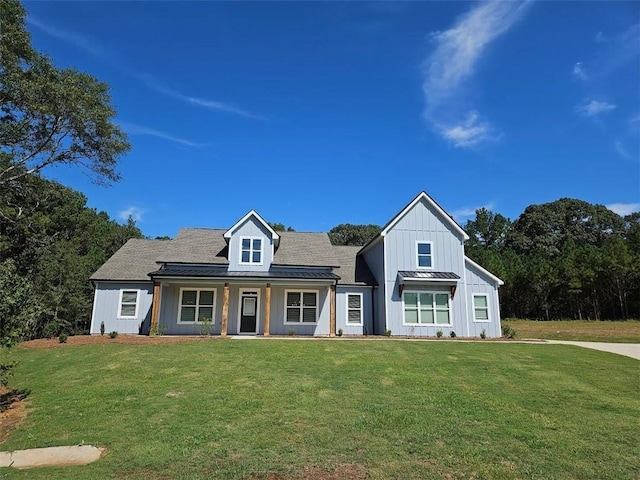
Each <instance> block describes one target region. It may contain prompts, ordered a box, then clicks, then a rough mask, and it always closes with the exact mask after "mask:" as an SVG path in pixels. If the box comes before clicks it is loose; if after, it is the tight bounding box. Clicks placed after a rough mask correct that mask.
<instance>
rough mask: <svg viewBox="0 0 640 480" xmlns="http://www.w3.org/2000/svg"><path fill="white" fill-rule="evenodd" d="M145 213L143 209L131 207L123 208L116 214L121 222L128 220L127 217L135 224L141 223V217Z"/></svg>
mask: <svg viewBox="0 0 640 480" xmlns="http://www.w3.org/2000/svg"><path fill="white" fill-rule="evenodd" d="M146 212H147V210H146V209H144V208H140V207H133V206H131V207H128V208H125V209H124V210H120V211H119V212H118V218H119V219H120V220H122V221H123V222H126V221H127V220H129V217H131V218H133V219H134V220H135V221H136V222H141V221H142V215H144V214H145V213H146Z"/></svg>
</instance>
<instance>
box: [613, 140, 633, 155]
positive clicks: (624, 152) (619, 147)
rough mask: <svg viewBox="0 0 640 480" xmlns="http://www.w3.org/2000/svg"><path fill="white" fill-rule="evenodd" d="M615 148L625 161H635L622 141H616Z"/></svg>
mask: <svg viewBox="0 0 640 480" xmlns="http://www.w3.org/2000/svg"><path fill="white" fill-rule="evenodd" d="M613 147H614V148H615V149H616V153H617V154H618V155H620V156H621V157H622V158H624V159H625V160H633V157H632V156H631V154H630V153H629V152H628V151H627V149H626V148H625V146H624V145H623V143H622V142H621V141H620V140H616V141H615V142H613Z"/></svg>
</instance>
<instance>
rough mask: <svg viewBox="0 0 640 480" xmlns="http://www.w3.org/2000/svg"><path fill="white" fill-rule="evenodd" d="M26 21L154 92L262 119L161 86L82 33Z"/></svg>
mask: <svg viewBox="0 0 640 480" xmlns="http://www.w3.org/2000/svg"><path fill="white" fill-rule="evenodd" d="M27 22H28V23H29V24H30V25H33V26H35V27H37V28H39V29H40V30H42V31H43V32H45V33H47V34H48V35H51V36H52V37H56V38H59V39H61V40H64V41H66V42H68V43H71V44H72V45H74V46H75V47H76V48H79V49H81V50H85V51H86V52H89V53H91V54H92V55H94V56H96V57H100V58H102V59H104V60H108V61H109V63H110V64H111V65H112V66H114V67H116V68H118V69H119V70H121V71H123V72H124V73H126V74H127V75H130V76H132V77H135V78H136V79H138V80H140V81H142V82H143V83H144V84H145V85H146V86H147V87H148V88H150V89H152V90H155V91H156V92H159V93H162V94H165V95H169V96H171V97H174V98H177V99H178V100H182V101H183V102H186V103H189V104H191V105H196V106H200V107H205V108H209V109H211V110H218V111H221V112H226V113H232V114H235V115H241V116H243V117H247V118H253V119H256V120H264V117H262V116H260V115H257V114H255V113H251V112H249V111H247V110H243V109H240V108H238V107H235V106H233V105H229V104H227V103H222V102H217V101H215V100H208V99H206V98H198V97H191V96H188V95H183V94H182V93H180V92H177V91H175V90H172V89H170V88H167V87H164V86H162V85H161V84H160V83H159V82H157V81H156V80H154V79H153V78H152V77H151V76H149V75H146V74H140V73H137V72H135V71H132V70H131V69H129V68H127V67H125V66H124V65H122V64H121V62H119V61H117V60H116V55H115V53H114V52H112V51H111V50H108V49H106V48H104V47H102V46H100V45H97V44H96V43H94V42H93V41H91V40H90V39H89V38H87V37H84V36H82V35H78V34H76V33H72V32H69V31H65V30H61V29H59V28H56V27H53V26H51V25H48V24H46V23H43V22H42V21H40V20H38V19H37V18H35V17H33V16H32V15H30V16H29V17H28V18H27Z"/></svg>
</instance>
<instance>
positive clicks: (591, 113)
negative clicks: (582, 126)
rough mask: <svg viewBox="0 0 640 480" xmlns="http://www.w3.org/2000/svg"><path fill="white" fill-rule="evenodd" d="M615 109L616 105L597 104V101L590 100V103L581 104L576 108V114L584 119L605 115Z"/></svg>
mask: <svg viewBox="0 0 640 480" xmlns="http://www.w3.org/2000/svg"><path fill="white" fill-rule="evenodd" d="M615 108H616V105H614V104H612V103H607V102H599V101H598V100H591V101H590V102H586V103H583V104H582V105H578V106H577V107H576V112H578V113H579V114H580V115H584V116H585V117H595V116H597V115H600V114H602V113H607V112H610V111H612V110H614V109H615Z"/></svg>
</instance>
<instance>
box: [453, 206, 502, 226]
mask: <svg viewBox="0 0 640 480" xmlns="http://www.w3.org/2000/svg"><path fill="white" fill-rule="evenodd" d="M494 207H495V204H494V203H493V202H489V203H487V204H486V205H479V206H477V207H463V208H459V209H458V210H454V211H453V212H451V216H452V217H453V218H454V219H455V220H456V222H458V223H460V222H462V220H466V219H468V218H470V217H473V216H474V215H475V214H476V210H479V209H481V208H486V209H487V210H493V208H494Z"/></svg>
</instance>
